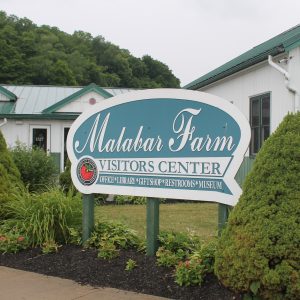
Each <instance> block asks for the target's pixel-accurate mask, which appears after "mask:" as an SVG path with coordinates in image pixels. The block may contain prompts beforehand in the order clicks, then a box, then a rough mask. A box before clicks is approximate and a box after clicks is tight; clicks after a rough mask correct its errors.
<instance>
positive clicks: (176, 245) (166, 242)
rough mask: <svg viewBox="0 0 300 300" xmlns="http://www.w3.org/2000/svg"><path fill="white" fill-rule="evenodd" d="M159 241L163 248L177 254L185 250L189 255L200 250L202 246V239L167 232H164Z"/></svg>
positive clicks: (180, 233) (181, 233)
mask: <svg viewBox="0 0 300 300" xmlns="http://www.w3.org/2000/svg"><path fill="white" fill-rule="evenodd" d="M158 240H159V243H160V246H161V247H164V248H165V249H166V250H169V251H171V252H173V253H176V252H177V251H178V250H183V251H185V252H187V253H191V252H192V251H194V250H196V249H199V247H200V245H201V241H200V238H199V237H198V236H194V235H191V234H187V233H183V232H167V231H162V232H161V233H160V234H159V236H158Z"/></svg>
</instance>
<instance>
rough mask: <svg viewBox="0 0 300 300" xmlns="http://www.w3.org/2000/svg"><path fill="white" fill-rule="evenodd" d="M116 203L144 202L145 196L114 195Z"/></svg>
mask: <svg viewBox="0 0 300 300" xmlns="http://www.w3.org/2000/svg"><path fill="white" fill-rule="evenodd" d="M114 200H115V202H116V204H118V205H123V204H146V202H147V198H146V197H138V196H126V195H116V196H115V197H114Z"/></svg>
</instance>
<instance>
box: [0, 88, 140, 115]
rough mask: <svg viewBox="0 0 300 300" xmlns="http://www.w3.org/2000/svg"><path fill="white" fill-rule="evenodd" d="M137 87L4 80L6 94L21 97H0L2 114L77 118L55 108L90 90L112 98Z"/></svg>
mask: <svg viewBox="0 0 300 300" xmlns="http://www.w3.org/2000/svg"><path fill="white" fill-rule="evenodd" d="M134 90H136V89H129V88H101V87H98V86H97V85H95V84H91V85H88V86H86V87H82V86H81V87H68V86H36V85H7V84H2V85H1V86H0V93H1V91H5V92H6V94H5V95H6V96H7V95H14V96H15V99H17V100H16V101H14V102H12V101H0V118H9V119H11V118H13V119H22V118H24V119H57V120H59V119H65V120H69V119H75V118H76V117H77V116H78V114H72V113H53V112H55V109H58V108H60V107H62V106H63V105H66V104H67V103H69V102H71V101H73V100H75V99H76V98H77V97H79V96H80V95H82V94H84V93H86V92H89V91H96V92H98V93H99V94H101V95H102V96H103V97H105V98H108V97H113V96H115V95H119V94H123V93H127V92H130V91H134ZM2 94H4V92H3V93H2ZM78 95H79V96H78ZM7 97H8V96H7ZM50 108H51V109H50Z"/></svg>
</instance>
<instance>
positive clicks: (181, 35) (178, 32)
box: [0, 0, 300, 86]
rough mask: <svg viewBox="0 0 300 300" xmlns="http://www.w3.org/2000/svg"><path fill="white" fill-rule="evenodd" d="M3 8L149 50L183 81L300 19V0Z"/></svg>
mask: <svg viewBox="0 0 300 300" xmlns="http://www.w3.org/2000/svg"><path fill="white" fill-rule="evenodd" d="M0 10H4V11H5V12H6V13H7V14H14V15H16V16H18V17H27V18H29V19H31V20H32V21H33V22H34V23H36V24H38V25H42V24H47V25H50V26H56V27H58V28H59V29H61V30H63V31H65V32H68V33H73V32H74V31H75V30H83V31H86V32H90V33H91V34H92V35H93V36H97V35H102V36H103V37H104V38H105V39H106V40H107V41H110V42H112V43H114V44H116V45H118V46H120V47H121V48H125V49H128V50H129V51H130V52H131V53H132V54H133V55H135V56H137V57H142V56H143V55H145V54H149V55H151V56H152V57H153V58H155V59H158V60H160V61H162V62H164V63H166V64H167V65H168V66H169V67H170V69H171V70H172V71H173V73H174V75H175V76H177V77H178V78H179V79H180V80H181V85H182V86H183V85H185V84H187V83H189V82H191V81H193V80H194V79H196V78H198V77H200V76H201V75H204V74H205V73H207V72H209V71H211V70H212V69H214V68H216V67H218V66H219V65H221V64H223V63H225V62H226V61H228V60H230V59H232V58H234V57H236V56H237V55H239V54H241V53H243V52H245V51H247V50H249V49H250V48H252V47H254V46H256V45H258V44H260V43H262V42H264V41H266V40H267V39H269V38H271V37H273V36H275V35H277V34H279V33H281V32H283V31H285V30H287V29H289V28H291V27H293V26H295V25H297V24H299V23H300V13H299V12H300V1H299V0H285V1H279V0H150V1H149V0H0Z"/></svg>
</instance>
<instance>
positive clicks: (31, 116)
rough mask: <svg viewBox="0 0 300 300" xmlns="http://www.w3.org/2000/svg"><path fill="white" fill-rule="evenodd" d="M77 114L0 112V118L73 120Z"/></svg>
mask: <svg viewBox="0 0 300 300" xmlns="http://www.w3.org/2000/svg"><path fill="white" fill-rule="evenodd" d="M78 116H79V114H53V113H52V114H0V118H6V119H12V120H14V119H15V120H20V119H27V120H28V119H33V120H75V119H77V117H78Z"/></svg>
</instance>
